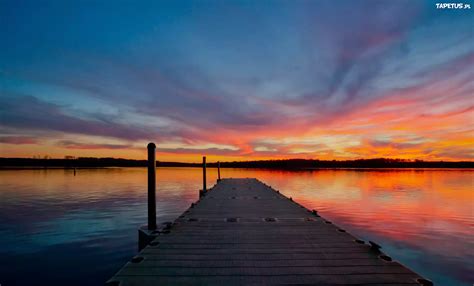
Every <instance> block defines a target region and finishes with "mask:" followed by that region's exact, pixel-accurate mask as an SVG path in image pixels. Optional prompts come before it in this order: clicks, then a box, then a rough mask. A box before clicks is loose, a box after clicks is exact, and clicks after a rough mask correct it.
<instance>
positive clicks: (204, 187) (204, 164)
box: [202, 156, 207, 195]
mask: <svg viewBox="0 0 474 286" xmlns="http://www.w3.org/2000/svg"><path fill="white" fill-rule="evenodd" d="M206 191H207V188H206V156H203V157H202V194H203V195H204V194H205V193H206Z"/></svg>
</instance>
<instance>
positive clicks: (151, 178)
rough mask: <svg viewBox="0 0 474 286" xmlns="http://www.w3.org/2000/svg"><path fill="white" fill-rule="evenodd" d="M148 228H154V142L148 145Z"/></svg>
mask: <svg viewBox="0 0 474 286" xmlns="http://www.w3.org/2000/svg"><path fill="white" fill-rule="evenodd" d="M147 148H148V229H149V230H154V229H156V158H155V149H156V145H155V144H154V143H149V144H148V146H147Z"/></svg>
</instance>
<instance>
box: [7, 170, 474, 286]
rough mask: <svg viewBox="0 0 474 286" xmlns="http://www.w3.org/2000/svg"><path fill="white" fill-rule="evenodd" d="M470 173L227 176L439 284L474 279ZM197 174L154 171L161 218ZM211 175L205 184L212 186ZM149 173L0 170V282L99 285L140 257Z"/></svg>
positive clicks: (173, 211) (193, 192)
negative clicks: (265, 188) (253, 181)
mask: <svg viewBox="0 0 474 286" xmlns="http://www.w3.org/2000/svg"><path fill="white" fill-rule="evenodd" d="M473 174H474V172H473V171H472V170H363V171H361V170H318V171H304V172H286V171H268V170H247V169H224V170H222V175H223V176H224V177H256V178H258V179H260V180H262V181H264V182H266V183H268V184H270V185H272V186H273V187H275V188H277V189H279V190H280V191H281V192H282V193H284V194H285V195H287V196H291V197H293V199H295V200H296V201H298V202H300V203H302V204H303V205H305V206H306V207H307V208H311V209H312V208H314V209H317V210H319V212H320V214H321V215H322V216H323V217H325V218H327V219H330V220H332V221H333V222H334V223H335V224H337V225H339V226H341V227H343V228H345V229H347V230H348V231H349V232H351V233H352V234H354V235H355V236H358V237H360V238H362V239H365V240H369V239H370V240H374V241H376V242H378V243H379V244H381V245H382V246H383V249H384V251H385V252H386V253H388V254H389V255H390V256H392V257H393V258H394V259H396V260H398V261H400V262H401V263H403V264H405V265H407V266H409V267H410V268H412V269H414V270H415V271H417V272H418V273H420V274H421V275H423V276H426V277H428V278H430V279H432V280H433V281H434V282H435V284H436V285H472V283H473V282H474V274H473V273H474V235H473V234H474V233H473V226H474V188H473ZM201 176H202V175H201V170H200V169H192V168H159V169H158V171H157V177H158V178H157V185H158V193H157V200H158V202H157V208H158V209H157V216H158V221H169V220H173V219H174V218H176V217H177V216H178V215H179V214H181V213H182V212H183V211H184V210H185V209H187V208H188V207H189V205H190V204H191V203H192V202H193V201H195V200H196V199H197V196H198V189H199V188H200V187H201V180H202V177H201ZM215 177H216V173H215V170H213V169H210V170H208V182H215ZM146 179H147V178H146V169H144V168H143V169H141V168H110V169H94V170H79V171H78V172H77V174H76V176H74V174H73V172H72V171H70V170H11V171H7V170H0V284H1V285H2V286H9V285H45V284H49V285H60V284H61V285H103V283H104V281H105V280H107V279H108V278H109V277H110V276H112V275H113V274H114V273H115V272H116V271H117V270H118V269H119V268H120V267H121V266H122V265H123V264H124V263H125V262H126V261H128V260H129V259H130V258H131V257H132V256H133V255H134V254H135V253H136V252H137V228H138V226H140V225H142V224H144V223H145V222H146Z"/></svg>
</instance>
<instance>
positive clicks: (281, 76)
mask: <svg viewBox="0 0 474 286" xmlns="http://www.w3.org/2000/svg"><path fill="white" fill-rule="evenodd" d="M377 3H378V4H380V5H373V4H372V3H370V1H362V2H360V3H353V2H347V3H346V2H344V3H342V2H341V3H339V4H335V3H332V2H331V1H328V2H325V1H314V3H313V2H311V1H310V2H298V1H295V2H293V1H292V2H288V1H278V0H277V1H274V2H273V3H272V5H270V4H268V3H266V2H264V1H257V2H256V3H252V4H250V3H247V2H245V1H231V2H227V3H226V2H223V3H216V2H210V3H201V2H199V1H198V2H193V1H190V2H189V3H188V2H186V3H180V4H178V3H168V2H164V3H163V2H159V1H156V2H152V3H151V4H150V5H149V6H146V5H143V7H141V6H140V5H134V6H133V7H128V6H127V5H126V4H123V5H118V6H117V7H115V8H114V9H113V11H112V10H110V7H107V5H99V4H97V3H96V4H94V5H90V6H88V5H85V4H84V3H81V2H77V3H72V2H69V3H67V2H65V3H61V2H58V3H55V4H54V5H50V6H47V7H46V6H44V7H43V6H42V7H41V9H39V7H37V6H38V5H40V4H39V3H34V2H32V3H30V4H25V6H22V7H20V6H16V4H15V3H14V2H12V3H8V4H7V3H3V4H0V18H2V19H5V21H6V23H9V25H2V27H0V31H1V33H2V35H3V36H2V43H3V44H2V52H1V53H0V157H34V156H40V157H44V156H49V157H52V158H63V157H64V156H75V157H116V158H129V159H145V158H146V145H147V143H148V142H155V143H156V144H157V147H158V150H157V160H160V161H180V162H199V161H200V160H201V156H202V155H206V156H207V157H208V160H209V161H217V160H220V161H242V160H259V159H285V158H305V159H323V160H324V159H328V160H332V159H337V160H344V159H360V158H380V157H385V158H400V159H420V160H431V161H433V160H444V161H461V160H468V161H472V160H473V159H474V151H473V150H474V148H473V147H474V144H473V143H474V136H473V135H474V132H473V131H474V127H473V126H474V125H473V123H474V122H473V119H474V117H473V115H474V114H473V109H474V104H473V98H474V96H473V95H474V81H473V78H474V68H473V67H474V40H473V39H474V38H473V29H472V23H473V22H474V17H473V15H474V13H473V12H472V10H469V11H467V10H466V11H464V10H457V11H454V10H451V11H442V10H436V8H435V6H434V5H432V3H431V2H430V1H408V2H406V3H405V2H404V1H378V2H377ZM145 6H146V7H145ZM28 11H36V12H35V13H30V12H28ZM90 11H93V13H90ZM25 17H28V19H30V20H29V21H24V20H23V19H25ZM242 19H246V20H245V21H242ZM347 27H350V29H348V28H347ZM32 47H33V48H32Z"/></svg>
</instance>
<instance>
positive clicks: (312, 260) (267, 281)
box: [106, 170, 432, 286]
mask: <svg viewBox="0 0 474 286" xmlns="http://www.w3.org/2000/svg"><path fill="white" fill-rule="evenodd" d="M152 171H153V170H152ZM204 174H205V173H204ZM205 188H206V187H205V186H204V190H202V192H201V193H202V196H201V197H200V199H199V200H198V201H197V202H196V203H194V204H193V205H191V207H190V208H189V209H188V210H186V211H185V212H184V213H183V214H182V215H181V216H180V217H179V218H177V219H176V220H175V221H174V222H173V223H166V224H162V225H161V228H157V229H156V230H153V231H151V233H152V234H153V235H154V237H153V240H150V241H151V242H150V243H149V244H148V245H147V246H146V247H145V248H143V249H142V250H141V251H140V252H139V253H138V254H137V255H136V256H135V257H133V258H132V259H131V261H130V262H128V263H127V264H126V265H125V266H124V267H123V268H122V269H121V270H119V271H118V272H117V274H115V276H113V277H112V278H111V279H110V280H109V281H108V282H107V283H106V285H120V286H125V285H180V284H192V285H225V286H228V285H248V284H253V285H272V284H311V285H432V283H431V282H430V281H429V280H426V279H423V278H422V277H420V276H419V275H417V274H416V273H414V272H413V271H411V270H410V269H408V268H406V267H404V266H403V265H401V264H399V263H397V262H395V261H392V259H391V258H390V257H389V256H387V255H386V254H384V253H382V252H381V250H380V247H379V246H378V245H377V244H374V243H369V242H364V241H362V240H359V239H357V238H356V237H354V236H352V235H351V234H349V233H347V232H346V231H345V230H343V229H341V228H339V227H337V226H336V225H334V224H332V223H331V222H329V221H327V220H325V219H323V218H322V217H320V216H319V215H318V213H317V212H316V211H312V210H308V209H306V208H304V207H303V206H301V205H299V204H298V203H296V202H294V201H293V200H292V199H291V198H287V197H285V196H283V195H282V194H280V193H279V192H278V191H276V190H274V189H272V188H271V187H269V186H267V185H265V184H264V183H262V182H260V181H258V180H257V179H221V180H219V181H218V183H217V184H216V185H215V186H214V187H212V188H210V189H209V190H207V191H205ZM151 223H152V224H153V222H151ZM155 237H156V238H155Z"/></svg>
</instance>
